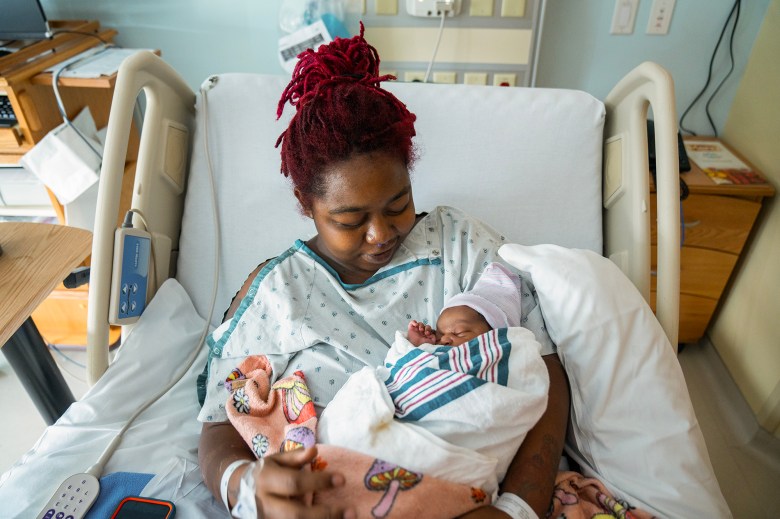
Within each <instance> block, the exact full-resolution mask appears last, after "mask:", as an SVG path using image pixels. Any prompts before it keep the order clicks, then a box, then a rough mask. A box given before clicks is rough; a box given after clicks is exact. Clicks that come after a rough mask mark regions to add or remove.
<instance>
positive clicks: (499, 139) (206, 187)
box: [177, 74, 604, 322]
mask: <svg viewBox="0 0 780 519" xmlns="http://www.w3.org/2000/svg"><path fill="white" fill-rule="evenodd" d="M286 82H287V79H286V78H283V77H275V76H261V75H251V74H226V75H221V76H217V78H216V80H215V81H213V82H212V83H211V87H210V88H209V89H208V90H207V92H206V93H205V95H204V93H203V92H201V93H200V94H199V97H198V104H199V106H198V122H197V127H196V131H195V137H194V144H193V152H192V160H191V167H190V176H189V185H188V191H187V197H186V200H185V209H184V219H183V222H182V234H181V238H180V247H181V248H180V254H179V264H178V271H177V278H178V279H179V281H180V282H181V283H182V285H183V286H184V287H185V288H186V289H187V291H188V292H189V294H190V296H191V297H192V300H193V302H194V303H195V307H196V308H197V310H198V311H199V312H200V313H201V314H202V315H204V314H205V313H206V312H207V311H208V307H209V302H210V295H211V280H212V275H213V274H212V273H213V248H212V247H213V243H214V227H213V221H212V220H213V218H212V213H211V207H210V205H211V183H210V180H209V177H208V161H207V156H206V153H205V147H204V144H205V143H204V139H203V137H204V135H205V134H204V128H206V127H208V150H209V154H208V155H209V158H210V162H211V166H212V170H213V173H214V177H215V183H216V191H217V193H216V194H217V206H218V208H219V222H220V234H221V244H220V249H221V251H222V256H221V258H222V259H221V264H220V269H219V271H220V283H219V290H218V295H217V300H216V307H215V308H216V310H215V312H214V313H215V315H214V316H213V317H212V321H214V322H217V321H219V320H220V319H221V316H222V311H223V310H224V309H225V308H226V307H227V306H228V304H229V302H230V299H231V298H232V297H233V295H234V294H235V292H236V291H237V290H238V289H239V288H240V286H241V285H242V283H243V282H244V280H245V279H246V276H247V275H248V274H249V272H251V271H252V270H253V269H254V268H255V267H256V266H257V265H258V264H259V263H260V262H262V261H263V260H265V259H267V258H269V257H273V256H275V255H277V254H279V253H280V252H282V251H283V250H285V249H286V248H287V247H289V246H290V245H292V243H293V241H294V240H295V239H296V238H307V237H308V236H310V235H311V234H312V233H313V226H312V225H311V223H310V221H309V220H308V219H306V218H304V217H302V216H301V215H300V214H299V213H298V208H297V203H296V201H295V199H294V197H293V195H292V190H291V187H290V185H289V184H288V182H287V180H286V179H285V178H284V177H283V176H282V175H281V174H280V173H279V164H280V158H279V150H277V149H274V147H273V145H274V143H275V142H276V139H277V137H278V136H279V134H280V133H281V132H282V131H283V130H284V128H285V127H286V123H287V121H288V120H289V117H291V114H292V112H293V111H294V109H291V108H290V107H289V106H288V107H287V108H286V110H285V115H284V117H283V118H282V120H280V121H276V120H275V112H276V103H277V101H278V99H279V97H280V95H281V92H282V90H283V89H284V86H285V85H286ZM388 88H389V89H390V90H391V91H393V92H394V93H395V94H396V95H397V96H398V98H399V99H401V101H403V102H405V103H406V104H407V105H408V107H409V109H410V110H411V111H412V112H413V113H415V114H416V115H417V117H418V121H417V124H416V128H417V138H416V141H415V142H416V143H417V146H418V148H419V155H420V158H419V160H418V162H417V163H416V166H415V170H414V171H413V178H412V182H413V186H414V194H415V203H416V206H417V209H418V211H422V210H426V209H430V208H431V207H433V206H435V205H439V204H441V205H451V206H456V207H459V208H461V209H464V210H465V211H467V212H469V213H471V214H474V215H475V216H477V217H479V218H481V219H483V220H485V221H486V222H488V223H489V224H491V225H493V226H494V227H495V228H497V229H499V230H500V231H502V232H504V233H506V236H507V238H508V239H509V240H511V241H514V242H519V243H525V244H537V243H556V244H559V245H564V246H568V247H579V248H588V249H591V250H594V251H597V252H599V253H601V252H602V219H601V214H602V212H601V210H602V205H601V201H602V199H601V193H602V188H601V154H602V137H603V124H604V106H603V104H602V103H601V102H600V101H598V100H596V99H595V98H593V97H591V96H590V95H588V94H585V93H583V92H578V91H571V90H552V89H528V88H492V87H478V86H469V85H437V84H421V83H392V84H389V85H388ZM204 114H205V116H204Z"/></svg>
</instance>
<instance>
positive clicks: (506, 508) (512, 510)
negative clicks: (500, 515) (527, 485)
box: [493, 492, 539, 519]
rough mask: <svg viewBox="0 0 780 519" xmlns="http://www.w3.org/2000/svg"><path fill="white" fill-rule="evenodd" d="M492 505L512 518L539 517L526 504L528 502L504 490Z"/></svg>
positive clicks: (536, 518)
mask: <svg viewBox="0 0 780 519" xmlns="http://www.w3.org/2000/svg"><path fill="white" fill-rule="evenodd" d="M493 506H494V507H495V508H498V509H499V510H501V511H502V512H504V513H505V514H508V515H509V517H511V518H512V519H539V516H538V515H536V512H534V511H533V509H532V508H531V507H530V506H528V503H526V502H525V501H523V500H522V499H521V498H520V497H518V496H516V495H514V494H510V493H509V492H504V493H503V494H501V495H500V496H498V499H497V500H496V502H495V503H493Z"/></svg>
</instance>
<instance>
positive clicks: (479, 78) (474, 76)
mask: <svg viewBox="0 0 780 519" xmlns="http://www.w3.org/2000/svg"><path fill="white" fill-rule="evenodd" d="M487 76H488V75H487V73H485V72H466V73H465V74H463V82H464V83H465V84H467V85H487Z"/></svg>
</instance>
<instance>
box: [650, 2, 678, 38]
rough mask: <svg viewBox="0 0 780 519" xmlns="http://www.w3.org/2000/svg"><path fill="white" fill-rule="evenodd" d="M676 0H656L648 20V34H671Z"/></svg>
mask: <svg viewBox="0 0 780 519" xmlns="http://www.w3.org/2000/svg"><path fill="white" fill-rule="evenodd" d="M674 4H675V0H654V1H653V6H652V7H651V8H650V18H649V19H648V21H647V34H658V35H663V34H669V25H670V24H671V23H672V13H673V12H674Z"/></svg>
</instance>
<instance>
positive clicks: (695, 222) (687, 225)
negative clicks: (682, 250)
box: [683, 220, 701, 229]
mask: <svg viewBox="0 0 780 519" xmlns="http://www.w3.org/2000/svg"><path fill="white" fill-rule="evenodd" d="M697 225H701V220H691V221H690V222H683V226H684V227H685V228H686V229H690V228H691V227H696V226H697Z"/></svg>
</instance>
